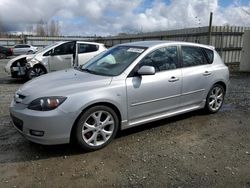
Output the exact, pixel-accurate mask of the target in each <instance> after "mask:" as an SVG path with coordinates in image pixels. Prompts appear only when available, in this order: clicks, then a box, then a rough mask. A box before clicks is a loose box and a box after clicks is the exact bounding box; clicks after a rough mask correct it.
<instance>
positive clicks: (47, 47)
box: [36, 42, 59, 53]
mask: <svg viewBox="0 0 250 188" xmlns="http://www.w3.org/2000/svg"><path fill="white" fill-rule="evenodd" d="M58 43H59V42H56V43H53V44H50V45H48V46H45V47H44V48H42V49H41V50H39V51H38V52H36V53H42V52H45V51H46V50H47V49H49V48H51V47H53V46H56V45H57V44H58Z"/></svg>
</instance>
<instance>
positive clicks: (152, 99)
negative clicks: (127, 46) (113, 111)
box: [126, 46, 182, 124]
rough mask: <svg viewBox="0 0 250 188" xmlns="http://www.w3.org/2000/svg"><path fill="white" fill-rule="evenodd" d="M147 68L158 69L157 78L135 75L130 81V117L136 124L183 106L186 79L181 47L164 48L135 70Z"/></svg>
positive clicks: (128, 87)
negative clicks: (182, 99)
mask: <svg viewBox="0 0 250 188" xmlns="http://www.w3.org/2000/svg"><path fill="white" fill-rule="evenodd" d="M143 65H147V66H153V67H155V69H156V74H154V75H145V76H137V75H136V74H135V75H132V76H129V77H128V78H127V79H126V87H127V101H128V117H129V121H130V123H132V124H133V122H138V121H141V120H143V119H144V118H150V117H152V116H159V115H161V114H162V113H166V112H167V111H169V112H170V111H172V110H174V109H176V108H178V107H179V105H180V96H181V86H182V78H181V69H179V64H178V50H177V47H176V46H169V47H163V48H159V49H157V50H155V51H153V52H151V53H149V54H148V55H146V56H145V57H144V58H143V59H142V60H141V61H140V63H139V65H138V66H136V67H135V70H136V69H138V68H139V67H141V66H143Z"/></svg>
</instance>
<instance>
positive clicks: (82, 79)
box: [17, 69, 112, 103]
mask: <svg viewBox="0 0 250 188" xmlns="http://www.w3.org/2000/svg"><path fill="white" fill-rule="evenodd" d="M111 80H112V77H108V76H100V75H95V74H90V73H87V72H82V71H79V70H76V69H66V70H62V71H56V72H53V73H49V74H46V75H43V76H40V77H38V78H35V79H33V80H31V81H29V82H27V83H26V84H24V85H23V86H22V87H21V88H20V89H19V90H18V91H17V93H19V94H22V95H24V96H27V100H28V101H27V102H30V100H33V99H35V98H38V97H45V96H67V95H70V94H75V93H77V92H84V91H89V90H91V89H97V88H101V87H105V86H107V85H109V84H110V82H111ZM23 102H24V103H25V101H23Z"/></svg>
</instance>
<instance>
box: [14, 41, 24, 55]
mask: <svg viewBox="0 0 250 188" xmlns="http://www.w3.org/2000/svg"><path fill="white" fill-rule="evenodd" d="M13 53H14V54H15V55H20V54H22V45H21V44H18V45H16V46H14V48H13Z"/></svg>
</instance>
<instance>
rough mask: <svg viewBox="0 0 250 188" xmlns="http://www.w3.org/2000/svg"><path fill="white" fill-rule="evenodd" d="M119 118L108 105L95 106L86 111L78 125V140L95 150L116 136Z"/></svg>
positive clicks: (84, 145)
mask: <svg viewBox="0 0 250 188" xmlns="http://www.w3.org/2000/svg"><path fill="white" fill-rule="evenodd" d="M118 127H119V119H118V117H117V114H116V113H115V111H114V110H113V109H111V108H109V107H107V106H94V107H92V108H90V109H88V110H87V111H85V112H84V113H83V114H82V116H81V118H80V119H79V121H78V123H77V125H76V132H75V136H76V141H77V142H78V144H79V145H80V146H81V147H82V148H83V149H85V150H88V151H94V150H98V149H101V148H103V147H105V146H106V145H108V144H109V143H110V142H111V141H112V140H113V138H114V137H115V135H116V133H117V130H118Z"/></svg>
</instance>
